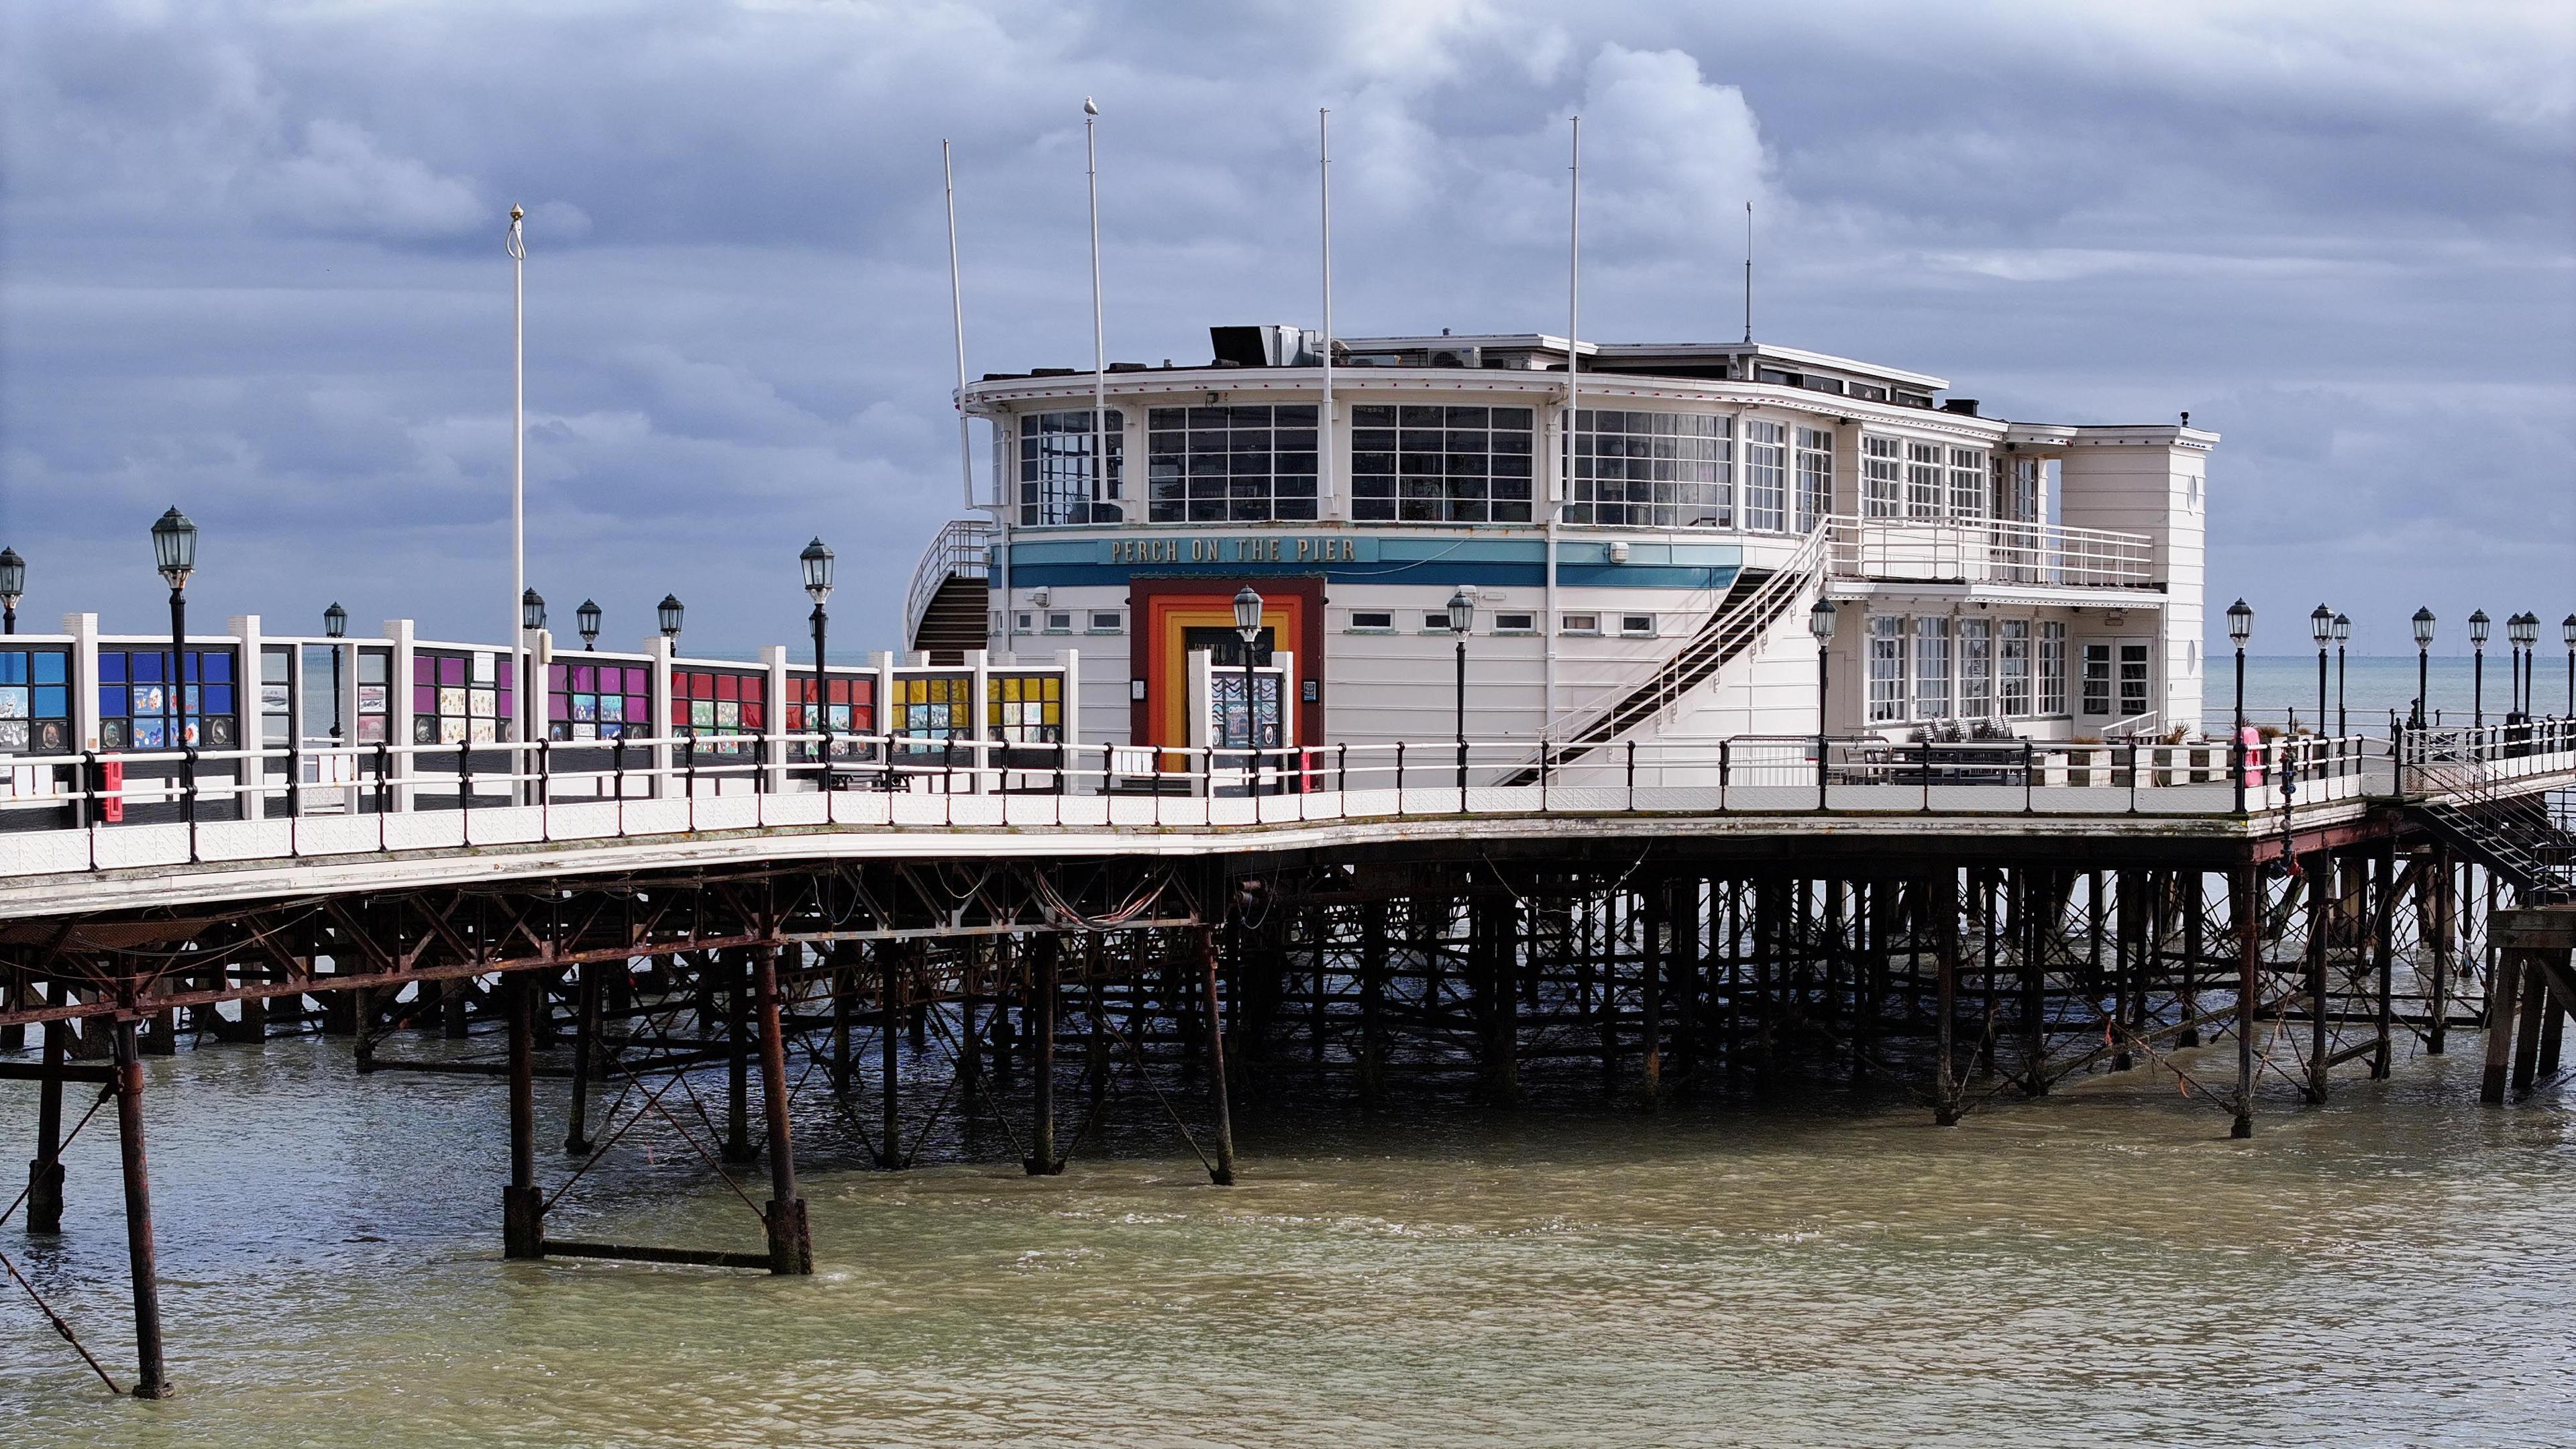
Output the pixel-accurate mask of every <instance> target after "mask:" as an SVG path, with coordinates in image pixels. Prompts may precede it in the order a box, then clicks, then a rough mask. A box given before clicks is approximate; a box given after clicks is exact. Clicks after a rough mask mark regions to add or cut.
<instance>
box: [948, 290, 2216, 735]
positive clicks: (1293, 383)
mask: <svg viewBox="0 0 2576 1449" xmlns="http://www.w3.org/2000/svg"><path fill="white" fill-rule="evenodd" d="M1213 338H1214V343H1215V347H1214V350H1215V352H1216V354H1217V355H1216V358H1215V360H1214V361H1212V362H1210V363H1207V364H1205V365H1195V366H1174V365H1171V364H1169V363H1166V364H1164V365H1162V366H1158V367H1147V366H1140V365H1133V364H1117V365H1113V366H1112V367H1111V368H1110V369H1109V370H1108V372H1107V374H1106V375H1105V377H1102V376H1098V375H1095V374H1094V373H1093V372H1091V371H1088V370H1083V371H1075V370H1070V369H1064V370H1055V369H1038V370H1035V371H1033V372H1030V373H1028V374H1025V375H1018V374H991V375H987V376H986V377H985V378H984V379H983V380H982V381H980V382H977V383H974V384H971V385H969V386H968V387H967V388H966V389H965V393H964V397H963V403H964V406H965V408H966V410H967V411H968V413H969V414H971V415H972V416H974V417H979V418H982V419H985V420H986V421H987V422H988V423H989V424H990V427H991V430H992V438H993V441H994V447H993V470H992V476H991V478H990V480H989V487H990V490H991V491H990V493H989V494H988V495H987V496H985V497H983V498H979V499H977V500H976V501H977V503H978V505H979V506H981V507H982V508H983V509H984V511H986V512H987V513H988V514H989V515H990V516H989V518H984V519H975V520H962V521H959V522H956V523H952V524H950V525H949V526H948V527H947V529H945V530H944V531H943V532H942V534H941V536H940V538H939V540H938V541H937V542H936V543H935V544H934V545H933V546H932V547H931V548H930V549H929V550H928V552H927V553H926V554H925V556H924V557H923V559H922V562H921V565H920V567H919V569H918V571H917V573H916V576H915V579H914V581H913V587H912V590H911V595H910V599H909V602H908V606H907V615H908V617H907V618H906V620H905V637H906V640H907V642H908V644H909V645H910V646H911V647H912V648H915V649H918V650H926V651H929V652H930V654H931V658H932V660H933V661H935V662H943V663H944V662H950V661H951V660H952V659H955V658H957V657H958V656H960V655H962V653H963V651H966V650H970V649H976V648H981V649H984V650H986V651H988V652H989V657H990V658H992V659H993V660H995V661H997V662H999V661H1004V660H1008V659H1011V658H1018V659H1023V660H1035V659H1039V658H1048V659H1052V658H1054V657H1055V656H1056V655H1057V654H1058V652H1059V651H1062V650H1065V649H1068V648H1071V649H1076V650H1078V651H1079V653H1080V655H1081V656H1082V660H1083V665H1084V667H1083V668H1082V670H1081V671H1080V681H1081V682H1080V685H1079V688H1080V690H1081V693H1082V696H1083V697H1082V699H1081V701H1080V704H1081V708H1080V712H1079V719H1080V721H1081V726H1080V729H1079V735H1080V738H1081V740H1082V741H1083V742H1084V743H1086V744H1136V745H1146V744H1153V745H1163V746H1176V745H1189V744H1193V743H1197V744H1209V743H1216V744H1223V745H1240V744H1245V743H1250V742H1251V741H1248V740H1246V739H1243V738H1241V737H1240V736H1239V733H1238V732H1239V731H1241V730H1243V729H1244V728H1246V722H1245V720H1244V717H1243V714H1242V711H1241V709H1240V707H1239V701H1240V700H1241V698H1242V686H1241V685H1240V684H1235V683H1232V682H1231V681H1230V680H1229V679H1228V676H1227V671H1228V670H1229V669H1240V668H1241V667H1242V664H1243V654H1242V650H1243V645H1242V644H1241V643H1240V642H1238V639H1237V631H1236V627H1235V619H1234V613H1233V607H1232V606H1233V602H1234V600H1235V599H1236V597H1237V596H1238V594H1239V593H1240V592H1241V591H1242V590H1244V589H1246V588H1249V589H1251V590H1253V591H1255V592H1257V593H1258V594H1259V596H1260V599H1261V622H1262V632H1261V635H1260V637H1259V638H1258V639H1257V640H1256V641H1255V645H1254V657H1255V663H1256V664H1257V665H1260V666H1263V677H1264V678H1265V680H1267V681H1275V682H1265V683H1263V684H1261V685H1260V686H1258V687H1257V689H1256V692H1257V693H1258V694H1259V695H1260V696H1261V699H1262V700H1263V702H1264V703H1267V702H1268V701H1269V700H1270V698H1271V691H1272V690H1274V689H1277V690H1279V691H1281V693H1282V697H1284V698H1286V699H1289V700H1292V701H1294V704H1293V707H1292V708H1291V709H1290V710H1289V712H1288V713H1289V718H1287V719H1285V720H1279V719H1275V718H1265V719H1264V720H1263V721H1262V728H1261V736H1262V737H1261V739H1260V741H1259V743H1261V744H1264V745H1269V744H1295V745H1309V746H1311V745H1314V744H1318V743H1337V742H1347V743H1351V744H1364V743H1375V742H1385V741H1392V740H1397V739H1410V740H1415V741H1421V740H1426V739H1440V738H1445V737H1448V736H1449V735H1450V734H1451V733H1452V731H1453V730H1454V729H1455V727H1456V711H1457V709H1458V702H1457V696H1456V684H1455V679H1454V671H1455V659H1456V649H1457V645H1458V642H1459V637H1460V636H1459V635H1457V634H1456V633H1454V632H1453V629H1452V609H1451V604H1452V602H1453V600H1455V599H1457V597H1458V596H1459V595H1460V594H1461V592H1462V591H1463V592H1464V594H1465V595H1466V601H1467V602H1470V603H1472V605H1473V610H1472V617H1471V619H1470V622H1469V626H1468V630H1467V632H1466V635H1465V644H1466V653H1467V666H1466V685H1465V690H1464V700H1465V706H1464V712H1465V731H1466V733H1467V734H1468V735H1469V736H1470V737H1471V738H1473V739H1475V740H1478V741H1480V742H1511V741H1526V742H1528V743H1529V745H1530V746H1531V747H1532V749H1533V751H1535V747H1536V745H1537V744H1538V742H1539V741H1540V740H1541V739H1546V740H1548V741H1551V742H1564V743H1566V744H1568V745H1571V746H1588V747H1589V748H1590V749H1598V748H1600V747H1601V746H1603V745H1609V744H1616V743H1618V742H1622V741H1626V740H1631V739H1636V740H1641V741H1648V742H1652V741H1658V740H1663V741H1670V740H1674V739H1693V738H1696V739H1710V740H1714V739H1720V738H1742V737H1747V736H1807V737H1809V738H1811V739H1812V738H1813V737H1814V736H1815V735H1816V734H1817V733H1818V732H1819V731H1820V729H1821V731H1822V732H1824V733H1826V734H1830V735H1834V736H1837V737H1846V738H1866V737H1872V736H1875V737H1878V738H1882V739H1888V740H1912V739H1924V738H1931V739H1953V738H1970V739H1974V738H2002V737H2005V736H2016V737H2020V738H2024V739H2034V740H2055V741H2092V740H2112V739H2124V738H2155V737H2165V736H2172V735H2174V734H2175V733H2176V732H2177V731H2179V732H2181V734H2182V735H2184V736H2190V735H2193V734H2196V729H2195V726H2196V722H2197V721H2198V719H2199V717H2200V701H2201V691H2202V688H2203V679H2204V676H2203V672H2202V671H2203V660H2202V658H2201V644H2200V640H2201V633H2202V621H2203V614H2202V610H2203V601H2202V596H2201V595H2202V562H2203V553H2202V533H2203V527H2204V520H2205V517H2206V511H2205V510H2206V503H2207V495H2206V479H2207V472H2206V468H2207V462H2208V455H2209V452H2210V449H2211V448H2212V447H2213V446H2214V445H2215V444H2216V443H2217V441H2218V437H2217V435H2216V434H2215V433H2211V432H2208V431H2205V430H2199V429H2194V428H2191V427H2189V426H2188V425H2187V424H2188V421H2189V420H2188V417H2187V416H2186V417H2185V419H2184V423H2185V424H2186V425H2184V426H2176V425H2172V424H2152V425H2138V424H2130V425H2107V426H2105V425H2089V424H2086V425H2071V424H2061V423H2053V422H2051V423H2039V422H2016V421H2009V420H2005V419H2001V418H1995V417H1990V416H1986V415H1985V414H1984V412H1983V411H1982V410H1981V409H1980V408H1979V406H1978V404H1977V403H1976V402H1975V401H1973V400H1971V399H1967V398H1961V397H1957V396H1954V395H1951V394H1950V392H1949V387H1950V385H1949V383H1948V382H1947V381H1945V380H1944V379H1942V378H1938V377H1933V376H1928V375H1926V374H1923V373H1919V372H1908V371H1903V370H1899V369H1896V368H1891V367H1884V366H1879V365H1875V364H1870V363H1864V362H1856V361H1853V360H1851V359H1848V358H1841V357H1830V356H1825V355H1822V354H1819V353H1812V352H1803V351H1797V350H1794V349H1789V348H1783V347H1775V346H1771V345H1768V344H1758V343H1740V344H1739V343H1716V344H1703V343H1680V344H1646V343H1591V342H1585V343H1582V344H1580V345H1579V346H1578V347H1576V348H1574V349H1573V352H1574V354H1575V355H1574V357H1573V358H1572V359H1571V362H1572V366H1571V367H1569V357H1568V352H1569V349H1568V346H1567V343H1566V341H1565V339H1563V338H1559V337H1549V336H1534V335H1518V336H1455V337H1453V336H1449V335H1447V334H1443V335H1440V336H1437V337H1381V338H1344V339H1340V340H1338V341H1337V342H1336V343H1335V345H1334V347H1333V354H1332V364H1333V365H1332V366H1331V367H1330V368H1329V369H1327V368H1325V367H1324V366H1322V365H1321V364H1322V362H1323V358H1322V357H1321V356H1320V355H1319V349H1318V347H1317V343H1316V339H1315V335H1314V334H1313V333H1311V332H1300V331H1298V330H1297V329H1293V328H1282V327H1257V328H1256V327H1240V328H1231V327H1229V328H1216V329H1213ZM1096 403H1105V407H1096V406H1095V405H1096ZM1569 413H1571V415H1572V416H1573V419H1574V424H1573V427H1572V429H1571V433H1572V436H1571V440H1570V441H1571V445H1570V446H1569V439H1568V431H1569V430H1568V426H1567V419H1568V416H1569ZM1103 454H1105V455H1106V467H1103V466H1102V455H1103ZM1820 601H1827V602H1829V603H1830V604H1831V610H1830V615H1831V636H1830V641H1829V642H1827V643H1825V644H1824V645H1823V646H1822V650H1821V652H1822V656H1823V662H1824V663H1825V664H1826V666H1827V669H1826V677H1825V680H1824V683H1825V686H1826V687H1825V689H1824V691H1823V699H1822V703H1821V710H1822V717H1821V720H1820V718H1819V708H1820V706H1819V673H1818V666H1819V657H1820V646H1819V642H1818V638H1817V632H1818V629H1819V626H1820V625H1822V624H1823V623H1824V622H1825V620H1824V619H1822V618H1820V617H1819V615H1820V613H1822V612H1823V611H1820V610H1819V607H1818V605H1819V602H1820ZM1193 656H1204V658H1199V659H1194V657H1193ZM1237 677H1238V678H1239V677H1240V676H1237ZM1230 707H1231V708H1232V714H1231V718H1232V720H1233V724H1232V725H1231V727H1229V725H1228V724H1227V719H1228V711H1229V708H1230ZM1265 713H1266V711H1265ZM1481 753H1482V752H1481V751H1480V754H1481ZM1480 773H1481V772H1480Z"/></svg>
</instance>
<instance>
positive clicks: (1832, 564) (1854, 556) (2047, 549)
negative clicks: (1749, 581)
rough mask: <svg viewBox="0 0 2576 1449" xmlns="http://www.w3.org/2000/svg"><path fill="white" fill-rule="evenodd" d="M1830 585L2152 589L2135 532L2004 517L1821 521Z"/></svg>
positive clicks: (2151, 558) (2147, 555)
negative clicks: (1849, 581) (1845, 581)
mask: <svg viewBox="0 0 2576 1449" xmlns="http://www.w3.org/2000/svg"><path fill="white" fill-rule="evenodd" d="M1825 530H1826V540H1825V567H1826V572H1827V576H1828V577H1830V578H1834V579H1857V580H1866V581H1870V582H1878V583H1920V584H2007V585H2019V586H2024V587H2040V588H2068V589H2153V588H2156V587H2157V580H2156V579H2155V578H2154V577H2153V570H2154V564H2155V548H2154V545H2153V543H2152V542H2151V541H2150V540H2149V539H2148V537H2147V536H2146V535H2145V534H2142V533H2114V532H2111V531H2109V530H2107V529H2099V528H2067V527H2064V526H2061V525H2058V524H2050V523H2020V522H2013V521H2009V520H2004V519H1981V520H1940V519H1915V518H1854V517H1851V516H1849V515H1836V516H1834V517H1832V518H1829V519H1827V520H1826V521H1825Z"/></svg>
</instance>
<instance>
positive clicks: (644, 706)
mask: <svg viewBox="0 0 2576 1449" xmlns="http://www.w3.org/2000/svg"><path fill="white" fill-rule="evenodd" d="M675 678H676V676H675ZM675 690H676V686H675ZM652 732H653V705H652V672H651V671H650V670H648V669H647V668H645V667H644V666H643V665H641V664H602V663H600V662H598V661H597V660H582V661H577V662H573V663H565V662H562V661H557V662H556V663H553V664H549V665H547V666H546V737H547V738H548V739H554V740H613V739H616V738H618V737H619V736H620V735H633V736H636V737H638V738H640V737H642V736H645V735H649V734H651V733H652Z"/></svg>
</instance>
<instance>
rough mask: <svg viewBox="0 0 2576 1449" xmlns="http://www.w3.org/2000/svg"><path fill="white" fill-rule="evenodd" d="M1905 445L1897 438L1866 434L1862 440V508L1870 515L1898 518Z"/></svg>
mask: <svg viewBox="0 0 2576 1449" xmlns="http://www.w3.org/2000/svg"><path fill="white" fill-rule="evenodd" d="M1902 447H1903V445H1901V444H1899V443H1898V442H1897V441H1896V439H1894V438H1879V437H1872V436H1870V435H1868V434H1863V435H1862V436H1861V440H1860V511H1861V513H1862V514H1863V515H1864V516H1866V517H1870V518H1894V517H1895V516H1896V514H1897V495H1898V492H1899V489H1900V487H1901V485H1902V479H1901V478H1900V476H1899V475H1900V473H1901V472H1902V471H1903V469H1902V464H1901V461H1900V459H1899V458H1898V456H1897V455H1898V454H1899V452H1901V451H1902Z"/></svg>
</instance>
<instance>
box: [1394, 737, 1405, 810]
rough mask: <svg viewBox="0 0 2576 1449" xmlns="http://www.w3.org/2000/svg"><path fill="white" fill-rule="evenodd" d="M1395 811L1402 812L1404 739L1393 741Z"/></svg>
mask: <svg viewBox="0 0 2576 1449" xmlns="http://www.w3.org/2000/svg"><path fill="white" fill-rule="evenodd" d="M1395 813H1396V814H1398V815H1401V814H1403V813H1404V741H1402V740H1397V741H1396V742H1395Z"/></svg>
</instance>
